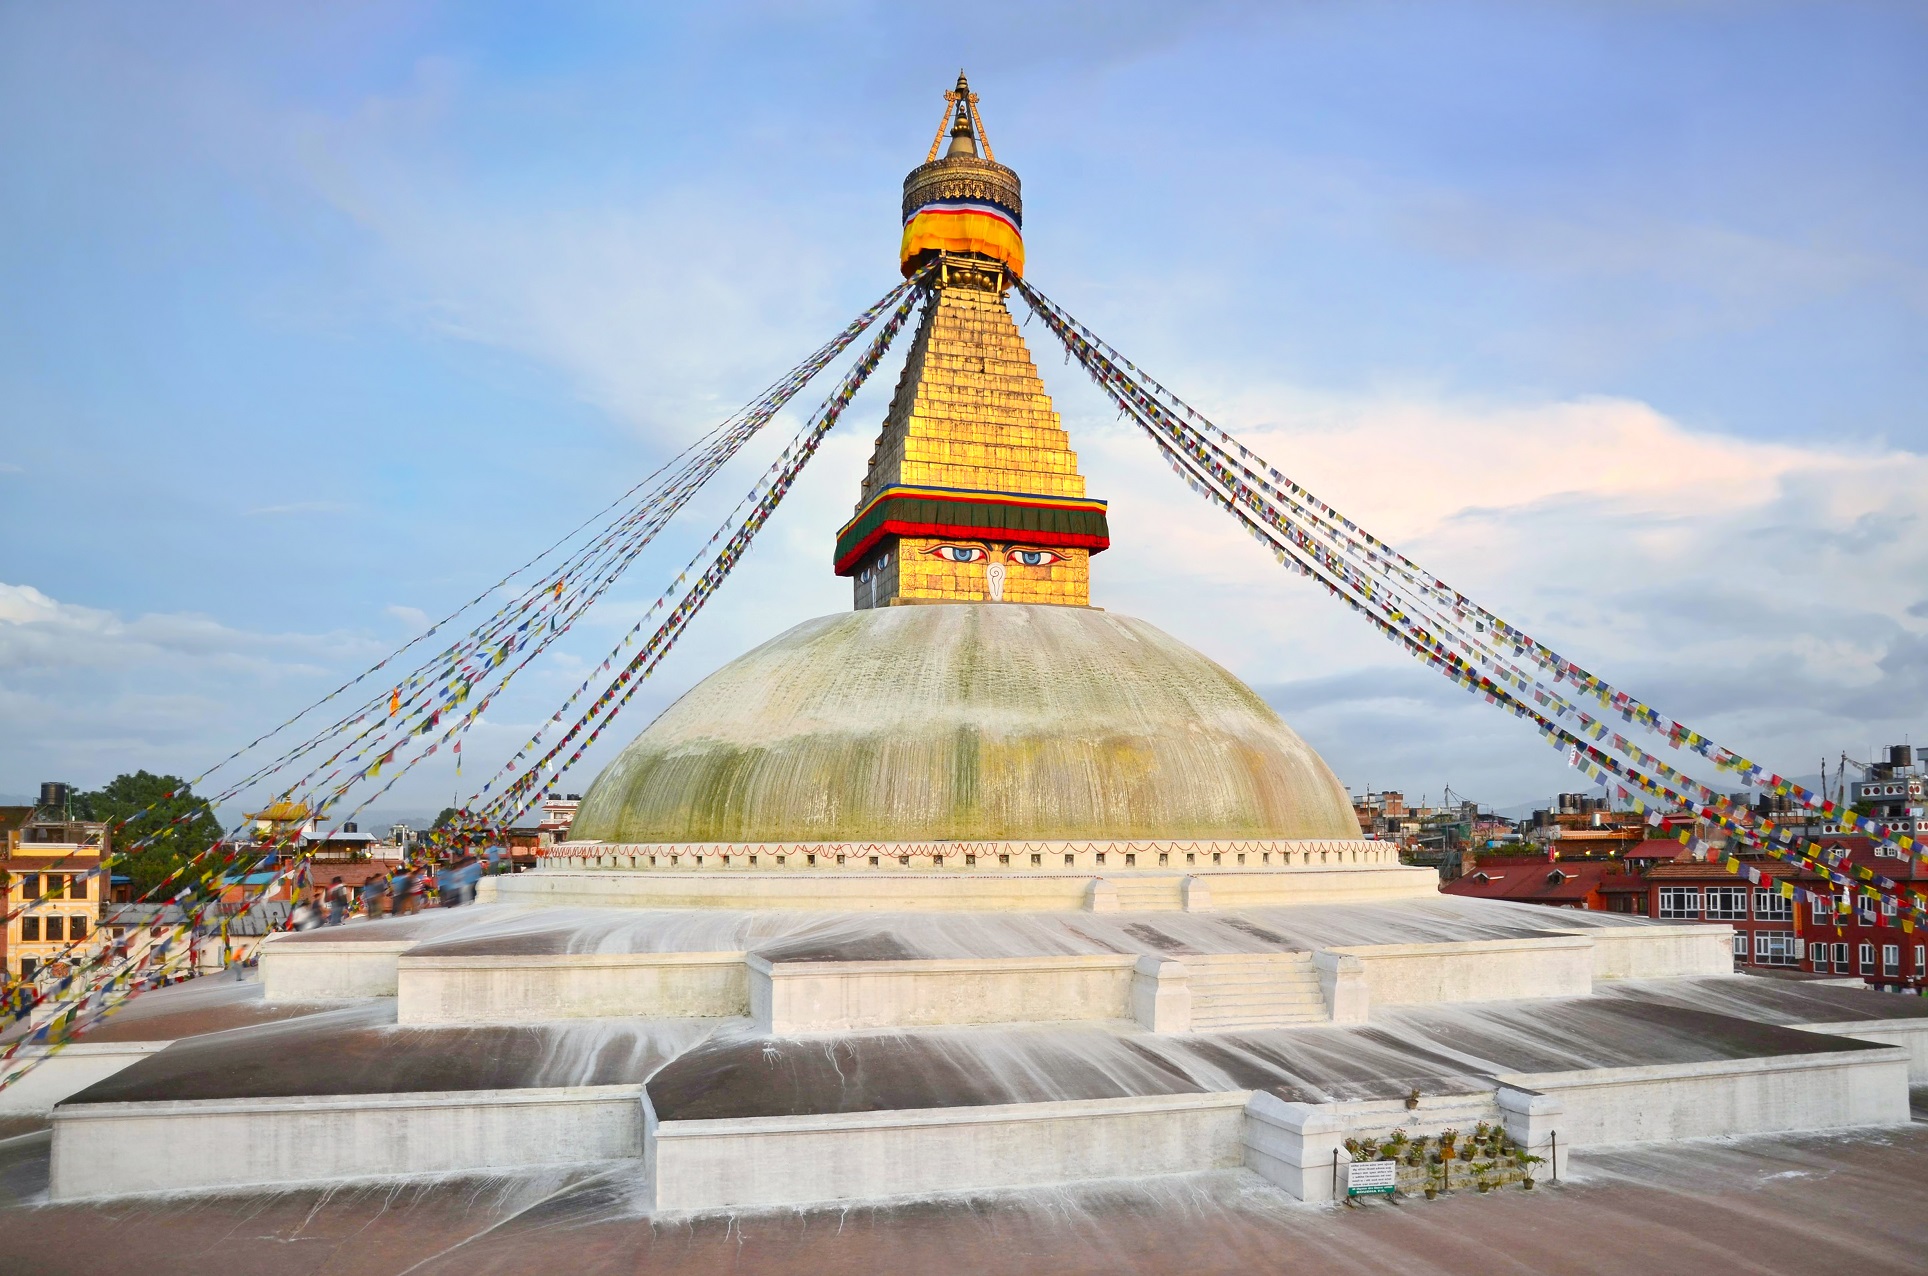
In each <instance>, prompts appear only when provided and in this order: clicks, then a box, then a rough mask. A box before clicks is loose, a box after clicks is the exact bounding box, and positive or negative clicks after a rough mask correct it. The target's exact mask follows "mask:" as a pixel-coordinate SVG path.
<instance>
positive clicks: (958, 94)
mask: <svg viewBox="0 0 1928 1276" xmlns="http://www.w3.org/2000/svg"><path fill="white" fill-rule="evenodd" d="M944 102H945V105H944V115H943V117H942V118H941V119H940V120H939V122H938V126H937V136H936V137H935V138H933V139H932V141H931V150H930V158H928V159H926V160H925V162H924V163H923V164H922V165H920V166H919V167H917V168H915V169H913V170H912V171H911V173H910V175H909V176H907V177H906V178H905V179H904V219H905V224H904V238H903V241H902V245H901V248H900V251H899V261H900V262H901V264H902V266H903V269H904V272H905V273H906V274H911V273H913V272H915V271H917V270H918V269H920V268H922V267H923V266H925V265H927V264H934V265H935V266H936V269H935V270H934V271H933V272H932V274H931V275H930V276H929V286H930V288H931V290H932V293H933V296H932V298H931V301H930V303H929V305H928V306H927V307H926V309H925V311H924V318H923V322H922V323H921V324H920V325H919V328H918V332H917V338H916V340H915V341H914V342H913V343H912V348H911V352H910V357H909V359H908V360H906V362H905V366H904V374H903V376H902V378H901V379H900V380H899V381H898V383H897V393H896V394H895V395H894V396H893V398H892V400H891V405H890V409H889V411H888V413H887V414H886V415H885V418H884V426H883V429H882V431H880V432H879V434H878V437H877V442H876V445H875V447H874V448H873V449H872V452H871V458H870V467H869V472H868V473H867V474H866V475H865V477H864V484H863V489H862V492H861V494H860V495H859V498H858V502H857V508H856V511H855V514H854V516H853V517H852V518H851V520H850V521H849V522H848V523H846V524H845V525H844V527H843V528H842V529H841V530H840V531H839V532H838V534H837V547H836V555H835V560H834V561H835V565H836V571H837V574H838V575H840V576H848V577H850V578H851V583H852V585H853V587H854V591H855V596H854V599H853V601H854V602H855V604H856V606H857V607H858V608H859V609H867V608H871V607H889V606H895V605H899V604H903V603H944V602H951V603H970V602H1011V603H1057V604H1061V605H1069V606H1089V605H1090V600H1091V555H1093V554H1095V553H1098V552H1100V551H1102V550H1103V549H1104V548H1105V547H1106V546H1107V545H1109V544H1110V543H1111V541H1110V531H1109V528H1108V526H1107V524H1106V515H1105V503H1104V502H1103V501H1100V500H1096V499H1093V498H1091V497H1089V496H1087V495H1085V482H1084V476H1083V475H1082V474H1081V473H1079V471H1078V456H1077V453H1075V452H1073V451H1072V450H1071V442H1070V439H1069V438H1068V437H1067V436H1066V434H1065V431H1064V426H1063V424H1062V423H1061V422H1060V421H1059V419H1058V414H1057V411H1056V409H1055V408H1054V407H1053V406H1052V403H1051V398H1050V396H1049V395H1047V394H1046V393H1045V390H1044V384H1043V382H1041V381H1040V380H1039V379H1038V370H1037V367H1036V365H1035V364H1033V362H1032V360H1031V352H1030V351H1029V350H1027V349H1026V348H1025V345H1024V338H1023V337H1022V336H1021V335H1020V334H1019V332H1018V329H1017V325H1016V324H1015V323H1013V322H1012V320H1011V312H1010V310H1009V308H1008V307H1007V306H1006V304H1005V299H1004V294H1005V290H1006V289H1007V288H1008V287H1009V281H1010V279H1011V278H1012V277H1013V276H1017V275H1021V274H1022V273H1023V270H1024V240H1023V235H1022V231H1021V229H1020V225H1021V223H1020V217H1021V215H1022V204H1021V203H1020V198H1019V187H1018V176H1017V174H1016V173H1014V172H1012V171H1011V170H1010V169H1008V168H1006V167H1005V166H1004V165H1002V164H999V163H998V162H997V161H996V160H994V159H992V158H990V151H991V146H990V141H989V139H988V138H986V136H985V134H984V122H983V120H982V118H980V117H979V115H978V113H977V95H976V94H974V93H972V92H971V86H970V82H969V81H968V80H966V79H965V78H964V73H963V72H962V71H960V72H958V76H957V87H956V88H955V89H953V90H951V91H950V92H947V93H946V94H945V95H944ZM946 124H948V125H949V126H950V132H951V148H950V150H949V151H948V152H947V153H946V154H945V155H944V156H942V157H941V158H939V157H938V155H937V147H938V144H939V143H940V142H942V141H943V139H944V128H945V125H946ZM980 144H981V145H982V146H983V148H984V153H983V154H982V155H980V154H979V153H978V147H979V145H980Z"/></svg>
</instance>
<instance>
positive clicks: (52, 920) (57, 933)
mask: <svg viewBox="0 0 1928 1276" xmlns="http://www.w3.org/2000/svg"><path fill="white" fill-rule="evenodd" d="M47 938H48V939H61V938H64V936H63V935H62V934H61V924H60V914H58V913H56V914H54V915H53V916H52V917H49V918H48V919H47Z"/></svg>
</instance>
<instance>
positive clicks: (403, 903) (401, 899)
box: [388, 864, 415, 917]
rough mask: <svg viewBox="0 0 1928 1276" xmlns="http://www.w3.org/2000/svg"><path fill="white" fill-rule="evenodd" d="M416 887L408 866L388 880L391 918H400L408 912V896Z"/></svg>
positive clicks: (389, 913)
mask: <svg viewBox="0 0 1928 1276" xmlns="http://www.w3.org/2000/svg"><path fill="white" fill-rule="evenodd" d="M414 886H415V878H414V876H413V875H412V874H410V873H409V871H408V865H406V864H404V865H402V867H400V868H398V869H396V870H395V875H394V876H393V877H391V878H389V879H388V915H389V916H390V917H400V916H402V915H403V914H405V913H407V912H408V895H409V891H410V890H412V889H413V888H414Z"/></svg>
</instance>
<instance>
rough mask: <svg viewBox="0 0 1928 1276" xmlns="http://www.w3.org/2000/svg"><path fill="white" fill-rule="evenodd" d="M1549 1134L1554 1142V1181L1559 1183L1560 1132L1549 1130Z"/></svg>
mask: <svg viewBox="0 0 1928 1276" xmlns="http://www.w3.org/2000/svg"><path fill="white" fill-rule="evenodd" d="M1547 1133H1548V1134H1549V1135H1550V1136H1551V1137H1552V1142H1553V1181H1554V1182H1555V1183H1558V1182H1559V1181H1560V1132H1559V1131H1558V1130H1549V1131H1548V1132H1547Z"/></svg>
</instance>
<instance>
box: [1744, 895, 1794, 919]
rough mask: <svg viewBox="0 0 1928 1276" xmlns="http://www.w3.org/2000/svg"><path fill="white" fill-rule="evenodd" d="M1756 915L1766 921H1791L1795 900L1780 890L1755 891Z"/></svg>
mask: <svg viewBox="0 0 1928 1276" xmlns="http://www.w3.org/2000/svg"><path fill="white" fill-rule="evenodd" d="M1754 916H1755V917H1757V918H1759V919H1760V920H1761V921H1764V922H1791V921H1793V920H1794V901H1793V900H1791V899H1789V898H1787V897H1786V896H1785V895H1783V894H1781V892H1779V891H1755V892H1754Z"/></svg>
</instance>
